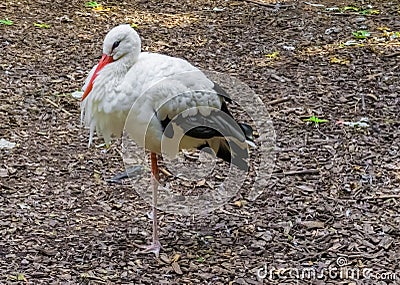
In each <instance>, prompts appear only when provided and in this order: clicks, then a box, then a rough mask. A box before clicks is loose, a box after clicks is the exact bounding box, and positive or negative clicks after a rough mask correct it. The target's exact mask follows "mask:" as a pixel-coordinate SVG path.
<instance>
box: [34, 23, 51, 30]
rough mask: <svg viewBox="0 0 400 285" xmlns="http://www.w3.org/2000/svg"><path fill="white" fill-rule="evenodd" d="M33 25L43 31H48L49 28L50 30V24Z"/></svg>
mask: <svg viewBox="0 0 400 285" xmlns="http://www.w3.org/2000/svg"><path fill="white" fill-rule="evenodd" d="M33 25H34V26H35V27H38V28H41V29H48V28H50V25H48V24H40V23H33Z"/></svg>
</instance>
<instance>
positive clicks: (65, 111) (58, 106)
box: [43, 97, 72, 116]
mask: <svg viewBox="0 0 400 285" xmlns="http://www.w3.org/2000/svg"><path fill="white" fill-rule="evenodd" d="M43 100H45V101H46V102H47V103H50V104H51V105H53V106H54V107H56V108H60V110H61V111H63V112H64V113H65V114H67V115H70V116H72V114H71V113H70V112H68V111H67V110H65V109H64V108H62V107H60V105H58V104H57V103H55V102H53V101H51V100H50V99H48V98H46V97H43Z"/></svg>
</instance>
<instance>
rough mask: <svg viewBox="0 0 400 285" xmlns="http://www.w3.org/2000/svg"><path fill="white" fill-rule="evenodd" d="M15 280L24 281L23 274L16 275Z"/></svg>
mask: <svg viewBox="0 0 400 285" xmlns="http://www.w3.org/2000/svg"><path fill="white" fill-rule="evenodd" d="M17 280H18V281H26V278H25V276H24V274H22V273H17Z"/></svg>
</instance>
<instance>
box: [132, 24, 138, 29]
mask: <svg viewBox="0 0 400 285" xmlns="http://www.w3.org/2000/svg"><path fill="white" fill-rule="evenodd" d="M131 27H132V28H134V29H136V28H138V27H139V26H138V25H137V24H135V23H132V24H131Z"/></svg>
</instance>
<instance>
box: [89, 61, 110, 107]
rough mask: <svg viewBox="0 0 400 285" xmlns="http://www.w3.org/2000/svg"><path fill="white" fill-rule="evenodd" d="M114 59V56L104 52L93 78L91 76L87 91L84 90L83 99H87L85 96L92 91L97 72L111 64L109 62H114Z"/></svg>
mask: <svg viewBox="0 0 400 285" xmlns="http://www.w3.org/2000/svg"><path fill="white" fill-rule="evenodd" d="M113 61H114V59H113V57H112V56H109V55H106V54H103V56H102V57H101V59H100V62H99V64H98V65H97V68H96V70H95V71H94V73H93V76H92V78H90V81H89V85H88V86H87V87H86V90H85V92H84V93H83V95H82V99H81V101H83V100H85V98H86V97H87V95H89V93H90V91H92V88H93V81H94V80H95V79H96V77H97V73H98V72H99V71H100V70H102V69H103V67H104V66H106V65H107V64H109V63H111V62H113Z"/></svg>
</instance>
